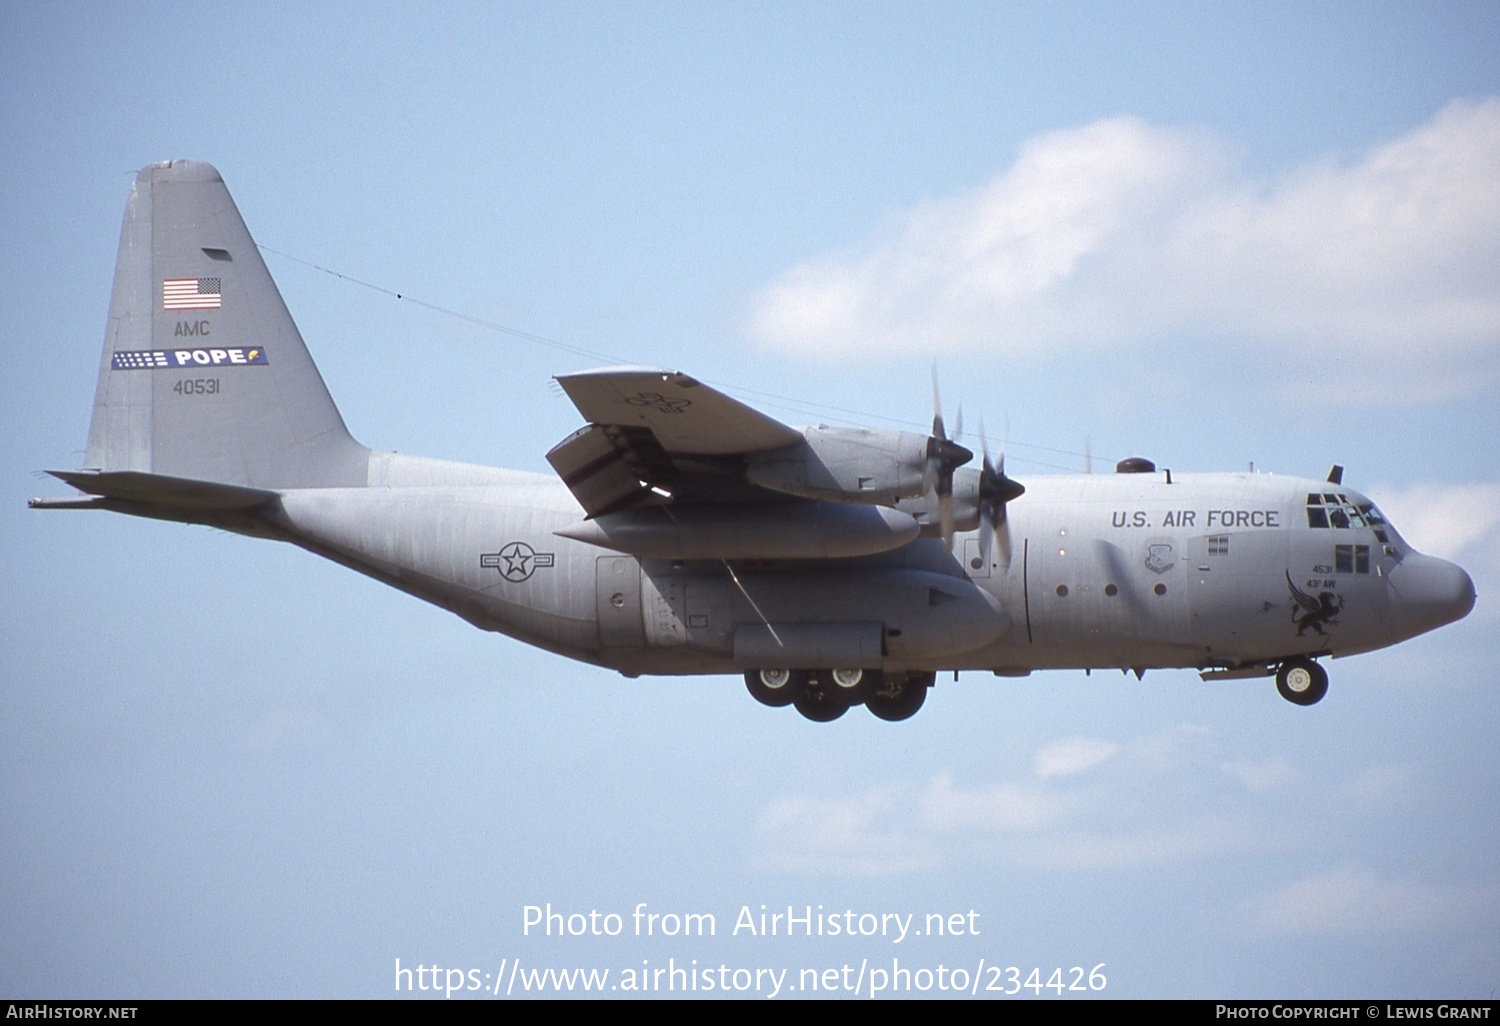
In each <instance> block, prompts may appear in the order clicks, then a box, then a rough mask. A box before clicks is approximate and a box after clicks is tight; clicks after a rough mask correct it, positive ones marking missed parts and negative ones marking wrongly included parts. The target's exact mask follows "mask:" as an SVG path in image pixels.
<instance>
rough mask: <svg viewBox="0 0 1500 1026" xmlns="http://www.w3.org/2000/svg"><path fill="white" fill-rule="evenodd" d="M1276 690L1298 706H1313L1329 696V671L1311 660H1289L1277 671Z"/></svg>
mask: <svg viewBox="0 0 1500 1026" xmlns="http://www.w3.org/2000/svg"><path fill="white" fill-rule="evenodd" d="M1276 690H1277V691H1279V692H1281V697H1282V698H1284V699H1286V700H1287V701H1288V702H1292V703H1294V704H1296V705H1312V704H1314V703H1315V702H1317V701H1318V700H1320V699H1321V698H1322V697H1323V696H1324V695H1326V694H1328V671H1327V670H1325V669H1323V667H1321V666H1319V665H1318V664H1317V663H1315V662H1313V661H1312V660H1311V659H1288V660H1287V661H1286V662H1284V663H1282V664H1281V669H1279V670H1277V671H1276Z"/></svg>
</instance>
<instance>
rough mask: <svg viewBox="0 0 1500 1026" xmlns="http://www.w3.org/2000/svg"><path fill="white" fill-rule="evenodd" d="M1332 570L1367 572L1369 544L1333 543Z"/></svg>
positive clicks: (1340, 572) (1368, 569)
mask: <svg viewBox="0 0 1500 1026" xmlns="http://www.w3.org/2000/svg"><path fill="white" fill-rule="evenodd" d="M1333 572H1334V573H1338V574H1367V573H1369V572H1370V546H1368V545H1335V546H1334V547H1333Z"/></svg>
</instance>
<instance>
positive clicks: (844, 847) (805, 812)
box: [753, 725, 1286, 877]
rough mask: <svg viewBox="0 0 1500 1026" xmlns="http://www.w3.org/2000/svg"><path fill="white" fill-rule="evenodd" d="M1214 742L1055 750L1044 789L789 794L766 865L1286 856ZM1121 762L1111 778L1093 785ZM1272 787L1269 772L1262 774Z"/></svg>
mask: <svg viewBox="0 0 1500 1026" xmlns="http://www.w3.org/2000/svg"><path fill="white" fill-rule="evenodd" d="M1216 747H1218V741H1217V739H1216V738H1215V737H1214V735H1213V734H1212V733H1210V732H1209V731H1207V730H1205V729H1203V728H1201V727H1195V726H1186V725H1184V726H1178V727H1174V728H1169V729H1167V730H1163V731H1160V732H1158V733H1156V734H1152V735H1146V736H1142V737H1138V738H1134V739H1132V740H1130V741H1128V742H1125V743H1117V742H1112V741H1105V740H1100V739H1094V738H1072V739H1067V740H1063V741H1058V742H1053V743H1049V744H1045V745H1042V746H1041V747H1040V748H1039V749H1038V750H1037V752H1036V755H1035V774H1034V778H1033V779H1025V780H1000V781H995V782H988V783H963V782H960V781H958V780H955V778H954V776H953V774H951V773H940V774H937V775H935V776H934V777H933V778H931V779H930V780H929V781H928V782H927V783H926V784H925V786H924V785H920V784H901V785H895V786H890V787H885V788H875V789H871V790H868V791H866V792H863V793H861V794H855V795H846V796H832V797H825V796H817V795H812V794H808V793H805V792H799V793H791V794H786V795H782V796H780V797H778V798H775V799H774V800H772V801H771V802H769V803H768V804H767V805H766V806H765V807H764V808H763V809H762V811H761V814H760V816H759V819H758V822H757V830H756V835H757V836H756V854H755V855H754V856H753V863H754V865H755V866H756V867H757V868H759V869H762V870H767V871H771V872H778V873H796V874H813V875H827V874H837V873H843V874H848V875H853V876H866V877H867V876H879V875H892V874H898V873H907V872H913V871H922V870H928V869H933V868H936V867H940V866H944V865H950V864H953V863H954V862H957V861H966V860H971V859H973V860H979V861H984V862H992V861H995V860H996V859H998V860H1000V861H1006V862H1011V863H1015V864H1024V865H1034V866H1053V867H1056V866H1068V867H1074V868H1121V867H1126V866H1139V865H1165V864H1172V863H1176V862H1181V861H1184V860H1188V859H1193V858H1198V857H1202V856H1207V855H1223V854H1229V853H1234V852H1250V851H1264V850H1266V849H1267V848H1268V847H1275V846H1276V845H1279V844H1283V843H1285V837H1286V831H1285V830H1284V829H1282V828H1281V827H1279V826H1278V825H1277V824H1276V822H1275V818H1274V817H1268V816H1266V815H1264V814H1263V811H1262V810H1259V809H1256V808H1254V807H1252V806H1248V805H1247V804H1246V801H1245V799H1244V795H1245V794H1246V789H1244V788H1230V787H1229V786H1228V782H1229V776H1231V775H1233V774H1216V773H1214V772H1213V768H1214V767H1215V766H1216V765H1223V760H1222V759H1216V758H1214V757H1213V752H1214V750H1215V748H1216ZM1106 762H1108V763H1109V771H1108V772H1101V773H1089V772H1087V771H1088V770H1090V769H1093V768H1095V767H1098V766H1101V765H1104V764H1105V763H1106ZM1261 775H1262V776H1264V771H1261Z"/></svg>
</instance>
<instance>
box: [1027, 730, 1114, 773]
mask: <svg viewBox="0 0 1500 1026" xmlns="http://www.w3.org/2000/svg"><path fill="white" fill-rule="evenodd" d="M1119 750H1120V746H1119V745H1117V744H1115V743H1114V742H1113V741H1103V740H1100V739H1099V738H1091V737H1075V738H1069V739H1068V740H1066V741H1058V742H1056V743H1055V744H1050V745H1046V746H1044V747H1043V748H1042V749H1041V750H1040V751H1038V752H1037V753H1036V775H1037V776H1038V777H1041V778H1042V779H1043V780H1046V779H1048V778H1050V777H1070V776H1073V775H1074V774H1076V773H1083V772H1084V771H1086V770H1091V769H1093V768H1094V767H1095V766H1097V765H1099V764H1100V763H1102V762H1104V761H1106V760H1107V759H1108V758H1109V757H1110V756H1112V755H1114V754H1115V753H1116V752H1118V751H1119Z"/></svg>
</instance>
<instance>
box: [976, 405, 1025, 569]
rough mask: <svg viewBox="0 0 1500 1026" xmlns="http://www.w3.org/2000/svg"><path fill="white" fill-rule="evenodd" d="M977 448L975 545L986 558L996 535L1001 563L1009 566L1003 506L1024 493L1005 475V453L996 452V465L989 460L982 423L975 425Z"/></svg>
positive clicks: (1007, 535) (987, 445)
mask: <svg viewBox="0 0 1500 1026" xmlns="http://www.w3.org/2000/svg"><path fill="white" fill-rule="evenodd" d="M979 441H980V447H981V449H982V451H983V452H984V463H983V466H982V468H981V469H980V471H979V531H980V534H979V546H980V549H981V551H982V552H984V553H985V559H988V558H989V546H990V541H991V538H992V536H994V535H999V538H1000V556H1001V561H1002V562H1003V563H1004V564H1005V566H1006V567H1007V568H1008V567H1009V566H1010V556H1011V545H1010V525H1009V524H1008V523H1007V522H1006V516H1005V507H1006V504H1007V503H1009V502H1010V501H1011V500H1012V499H1019V498H1020V497H1021V496H1022V495H1025V494H1026V486H1025V485H1023V484H1021V483H1020V482H1019V481H1013V480H1011V479H1010V478H1008V477H1006V476H1005V453H1004V451H1002V452H1001V453H1000V459H999V460H998V461H996V462H991V460H990V444H989V439H988V437H987V436H986V435H985V433H984V424H983V422H982V421H981V423H980V425H979Z"/></svg>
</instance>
